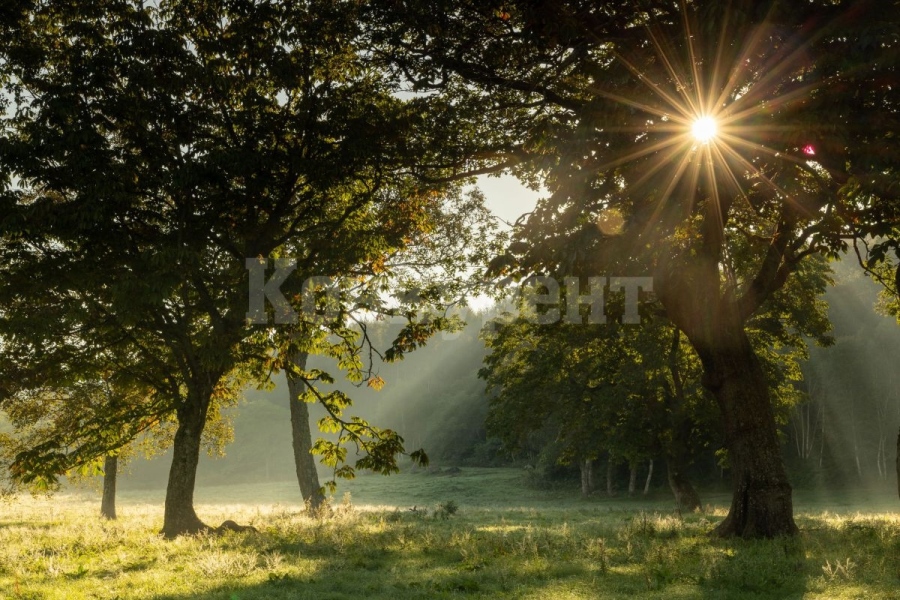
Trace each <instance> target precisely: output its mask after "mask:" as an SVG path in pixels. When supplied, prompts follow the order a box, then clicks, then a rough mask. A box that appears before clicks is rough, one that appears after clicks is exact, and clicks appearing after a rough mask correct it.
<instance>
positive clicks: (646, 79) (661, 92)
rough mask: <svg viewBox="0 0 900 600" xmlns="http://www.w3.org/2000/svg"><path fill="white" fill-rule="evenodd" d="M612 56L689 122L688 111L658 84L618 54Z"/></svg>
mask: <svg viewBox="0 0 900 600" xmlns="http://www.w3.org/2000/svg"><path fill="white" fill-rule="evenodd" d="M613 55H614V56H615V57H616V58H618V59H619V60H621V61H622V63H623V64H624V65H625V66H626V67H627V68H628V70H629V71H631V73H632V74H633V75H634V76H635V77H637V78H638V80H639V81H640V82H641V83H643V84H644V85H646V86H647V88H649V89H650V90H651V91H653V92H654V93H655V94H656V95H657V96H659V97H660V98H662V99H663V100H665V101H666V102H668V103H669V105H670V106H671V107H672V108H674V109H676V110H678V111H679V112H681V115H682V117H683V118H684V119H685V120H690V118H691V113H690V111H689V110H688V109H685V107H684V105H682V104H681V103H679V102H678V99H677V98H673V97H672V95H671V94H669V93H668V92H666V91H664V90H662V89H660V86H659V85H658V84H656V83H654V82H653V81H652V80H651V79H650V78H649V77H647V76H646V75H644V74H643V73H641V71H640V70H639V69H638V68H637V67H635V66H634V65H632V64H631V63H630V62H629V61H628V59H626V58H625V57H624V56H622V55H621V54H619V53H618V52H613Z"/></svg>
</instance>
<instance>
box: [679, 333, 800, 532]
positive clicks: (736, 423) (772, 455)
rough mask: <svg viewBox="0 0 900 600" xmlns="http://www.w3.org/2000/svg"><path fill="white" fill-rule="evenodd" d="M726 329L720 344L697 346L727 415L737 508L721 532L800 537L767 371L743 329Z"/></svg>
mask: <svg viewBox="0 0 900 600" xmlns="http://www.w3.org/2000/svg"><path fill="white" fill-rule="evenodd" d="M721 329H723V330H725V331H724V333H723V332H722V331H720V332H717V333H718V334H717V335H715V338H716V341H717V342H718V343H716V344H715V345H713V346H711V347H708V348H703V347H701V348H697V350H698V354H699V355H700V359H701V361H702V362H703V367H704V378H703V384H704V386H705V387H706V388H707V389H708V390H709V391H710V392H711V393H712V394H713V395H714V396H715V398H716V401H717V402H718V405H719V409H720V411H721V413H722V420H723V423H724V426H725V439H726V442H727V445H728V460H729V463H730V467H731V473H732V485H733V488H732V494H733V496H732V500H731V508H730V510H729V512H728V516H727V517H725V520H724V521H722V523H720V524H719V526H718V527H717V528H716V533H717V534H719V535H720V536H723V537H730V536H739V537H744V538H755V537H767V538H770V537H775V536H779V535H795V534H796V533H797V531H798V529H797V525H796V524H795V523H794V516H793V503H792V500H791V486H790V484H789V483H788V479H787V472H786V470H785V467H784V459H783V457H782V455H781V448H780V445H779V443H778V432H777V425H776V422H775V414H774V411H773V410H772V404H771V400H770V398H769V389H768V382H767V381H766V377H765V373H764V372H763V370H762V368H761V367H760V364H759V360H758V359H757V357H756V355H755V353H754V352H753V349H752V347H751V346H750V341H749V339H748V338H747V335H746V333H745V332H744V330H743V327H742V326H740V327H737V328H728V327H722V328H721ZM728 329H731V331H728Z"/></svg>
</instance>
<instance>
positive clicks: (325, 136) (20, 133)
mask: <svg viewBox="0 0 900 600" xmlns="http://www.w3.org/2000/svg"><path fill="white" fill-rule="evenodd" d="M359 7H360V5H359V4H358V3H355V2H331V1H315V0H313V1H309V2H276V3H256V2H252V1H249V0H248V1H241V0H239V1H237V2H224V1H223V2H205V1H203V2H200V1H197V2H194V1H189V2H180V1H179V2H174V1H172V2H168V1H163V2H159V3H144V2H141V1H134V2H129V1H120V0H100V1H93V0H92V1H90V2H82V1H77V2H23V3H18V4H16V5H15V6H14V7H10V8H7V9H4V14H3V19H2V24H0V37H2V41H3V43H2V46H0V82H2V84H3V86H4V92H5V95H4V100H5V101H6V102H7V103H8V106H6V109H7V110H6V111H5V113H4V115H3V117H2V126H0V136H2V137H0V168H2V170H3V171H2V175H3V177H2V178H3V183H4V185H5V187H4V193H3V196H2V199H3V206H2V214H3V220H2V231H0V234H2V235H0V239H2V250H3V268H2V269H3V270H2V273H0V277H2V280H3V281H2V285H3V288H2V289H3V295H4V304H3V307H2V309H0V315H2V325H3V331H2V336H3V340H2V349H3V352H4V372H3V377H2V378H0V380H2V382H3V387H4V392H5V393H7V394H11V393H14V392H15V391H16V389H20V388H21V387H22V385H23V381H25V380H23V379H22V378H20V377H17V376H16V375H17V373H25V374H30V377H31V378H32V379H36V378H39V373H37V372H36V371H35V365H38V364H41V363H42V362H44V363H54V362H65V361H68V360H70V359H71V357H73V356H74V357H77V358H78V360H77V361H75V363H73V364H89V363H90V357H91V353H92V352H95V351H97V349H102V350H103V351H105V352H111V353H113V354H115V355H117V356H119V357H121V360H122V363H123V368H126V369H128V370H129V371H133V372H134V377H135V378H137V379H139V380H140V381H141V382H142V383H143V384H145V385H148V386H150V387H152V388H153V389H154V390H155V392H156V393H155V396H154V397H155V398H156V399H157V404H156V405H154V407H153V410H154V411H157V412H158V411H163V412H168V413H169V414H174V415H175V417H176V418H177V421H178V427H177V430H176V432H175V435H174V453H173V461H172V467H171V470H170V476H169V483H168V489H167V495H166V504H165V516H164V523H163V532H164V533H165V535H167V536H174V535H178V534H181V533H189V532H195V531H200V530H204V529H206V528H207V526H206V525H205V524H203V522H202V521H201V520H200V519H199V518H198V516H197V515H196V513H195V511H194V508H193V491H194V482H195V475H196V469H197V464H198V456H199V450H200V441H201V436H202V433H203V430H204V427H205V424H206V421H207V418H208V416H209V411H210V408H211V407H212V406H213V405H214V397H215V396H216V395H217V394H220V393H223V390H225V389H229V388H230V387H231V386H233V385H235V384H236V383H239V382H240V381H242V378H244V377H245V376H247V374H248V373H252V372H253V371H252V370H248V369H246V368H244V367H246V366H247V365H248V364H253V363H258V362H259V360H260V357H263V356H266V355H267V353H269V352H270V349H271V347H272V342H271V339H270V336H266V335H262V334H260V332H259V331H258V330H257V329H255V328H254V324H253V323H252V322H251V321H252V320H253V319H249V320H248V316H249V315H248V300H247V298H248V290H250V281H248V279H249V278H248V269H247V264H246V261H247V259H258V260H260V261H262V262H263V263H265V261H266V259H267V258H269V257H277V256H282V257H288V258H292V259H294V260H295V261H296V265H297V270H298V271H299V272H300V274H301V275H302V276H305V275H309V274H314V275H327V276H332V277H338V278H340V277H342V276H344V275H352V274H353V273H354V272H355V270H356V269H358V268H359V266H360V265H373V264H374V265H377V264H379V262H380V261H382V260H383V258H384V256H385V255H390V254H391V253H393V252H394V251H395V250H396V249H397V248H401V247H403V246H404V245H405V244H406V243H407V241H408V240H409V239H410V238H411V237H414V236H415V234H416V232H419V231H422V230H427V229H428V227H429V214H428V207H429V206H431V205H432V204H434V203H435V202H437V201H439V200H440V197H441V193H440V192H441V189H442V186H441V184H433V185H430V184H421V183H420V181H419V179H418V178H414V177H413V176H412V175H411V173H412V171H414V170H415V169H414V167H415V166H416V165H418V164H419V163H420V162H425V163H431V164H434V165H437V166H436V167H435V168H432V169H430V171H429V172H431V173H433V176H432V179H434V180H439V179H442V173H443V171H442V170H441V167H442V165H438V164H437V161H436V160H434V159H430V158H429V157H431V156H432V154H433V146H432V142H433V140H434V138H435V136H434V134H433V131H431V130H432V129H433V128H432V127H431V126H430V120H429V119H428V118H427V110H428V108H429V105H428V104H426V103H423V102H420V101H417V100H415V99H407V100H404V99H402V98H400V97H398V96H397V95H396V94H395V92H396V86H395V85H394V84H393V83H392V82H391V81H390V80H388V79H386V78H385V77H383V76H382V73H381V71H380V70H379V69H378V68H377V66H376V65H374V64H373V62H372V60H371V56H370V55H369V54H367V53H366V52H365V51H363V50H362V49H361V43H362V40H364V38H365V35H364V33H365V32H363V31H362V30H361V29H360V27H359V21H358V10H359ZM255 291H259V292H261V291H262V290H255ZM35 315H38V316H41V315H47V316H51V317H53V318H50V319H45V320H37V319H36V318H35ZM269 315H270V316H271V312H270V313H269ZM139 417H141V418H142V417H143V415H139ZM122 424H123V425H128V424H129V422H128V421H127V420H126V421H123V422H122ZM104 439H107V441H106V442H104V441H103V440H104ZM116 439H118V438H116ZM380 441H383V442H384V444H379V442H380ZM375 442H376V443H375V445H374V446H370V449H371V450H372V451H373V452H374V454H373V456H372V459H371V460H370V461H369V462H368V463H364V464H365V465H366V466H372V467H383V468H389V467H390V463H391V461H392V460H394V458H395V453H396V451H399V450H402V445H401V444H399V441H398V440H397V438H396V436H382V437H381V438H379V440H376V441H375ZM116 443H119V442H118V441H116V442H112V441H109V439H108V438H104V435H103V432H98V442H97V443H95V444H94V445H93V446H92V447H94V448H96V450H97V452H103V453H105V452H107V451H110V450H113V449H114V448H113V447H112V446H114V445H115V444H116ZM52 458H53V459H54V460H53V461H51V462H42V461H32V462H31V463H30V464H32V465H33V466H34V468H37V469H40V468H43V467H42V465H56V466H59V467H62V466H67V465H71V463H72V460H74V457H71V456H67V455H66V454H65V453H64V452H59V451H54V452H53V453H52ZM385 464H386V465H387V466H385ZM60 470H61V469H60V468H56V469H55V471H56V472H60ZM49 474H51V475H52V473H49Z"/></svg>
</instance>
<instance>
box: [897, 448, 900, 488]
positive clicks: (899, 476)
mask: <svg viewBox="0 0 900 600" xmlns="http://www.w3.org/2000/svg"><path fill="white" fill-rule="evenodd" d="M897 495H898V496H900V433H898V434H897Z"/></svg>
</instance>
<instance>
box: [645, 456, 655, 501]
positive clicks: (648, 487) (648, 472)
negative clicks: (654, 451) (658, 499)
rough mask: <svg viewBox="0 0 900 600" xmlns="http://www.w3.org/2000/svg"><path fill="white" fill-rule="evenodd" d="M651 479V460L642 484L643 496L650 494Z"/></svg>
mask: <svg viewBox="0 0 900 600" xmlns="http://www.w3.org/2000/svg"><path fill="white" fill-rule="evenodd" d="M652 479H653V459H652V458H651V459H650V466H649V467H648V469H647V481H645V482H644V495H645V496H646V495H647V494H649V493H650V481H651V480H652Z"/></svg>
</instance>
